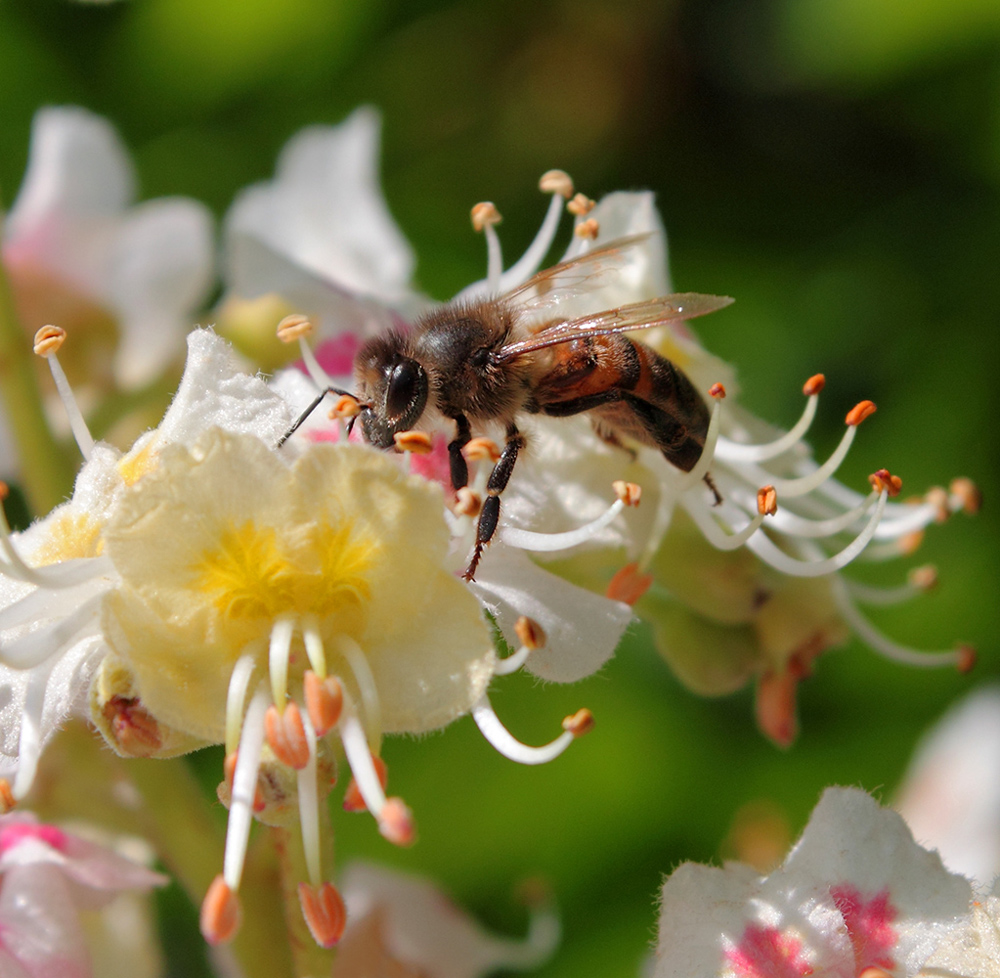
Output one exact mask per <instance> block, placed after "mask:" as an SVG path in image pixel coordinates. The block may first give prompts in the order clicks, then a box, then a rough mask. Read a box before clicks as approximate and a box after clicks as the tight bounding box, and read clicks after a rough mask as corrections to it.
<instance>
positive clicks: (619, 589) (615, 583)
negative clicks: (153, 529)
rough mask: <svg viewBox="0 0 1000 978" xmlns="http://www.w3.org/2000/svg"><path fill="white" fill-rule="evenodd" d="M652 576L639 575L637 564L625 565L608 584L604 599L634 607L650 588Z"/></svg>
mask: <svg viewBox="0 0 1000 978" xmlns="http://www.w3.org/2000/svg"><path fill="white" fill-rule="evenodd" d="M652 584H653V575H652V574H640V573H639V565H638V564H635V563H633V564H626V565H625V566H624V567H623V568H622V569H621V570H620V571H618V572H617V573H616V574H615V576H614V577H612V578H611V580H610V581H609V582H608V586H607V589H606V590H605V592H604V596H605V597H606V598H610V599H611V600H612V601H621V602H623V603H624V604H627V605H629V606H631V605H634V604H635V603H636V601H638V600H639V598H641V597H642V596H643V595H644V594H645V593H646V592H647V591H648V590H649V589H650V587H651V586H652Z"/></svg>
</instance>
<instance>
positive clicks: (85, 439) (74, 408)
mask: <svg viewBox="0 0 1000 978" xmlns="http://www.w3.org/2000/svg"><path fill="white" fill-rule="evenodd" d="M65 339H66V330H64V329H62V328H61V327H59V326H43V327H42V328H41V329H40V330H38V332H37V333H35V345H34V350H35V353H36V354H37V355H38V356H40V357H43V358H44V359H45V360H46V361H48V364H49V372H50V373H51V374H52V379H53V381H55V385H56V390H57V391H58V392H59V399H60V400H61V401H62V403H63V408H64V410H65V411H66V417H67V418H68V419H69V426H70V429H71V430H72V432H73V437H74V438H75V439H76V444H77V446H78V447H79V449H80V454H81V455H82V456H83V457H84V459H89V458H90V455H91V452H93V450H94V437H93V435H91V433H90V429H89V428H88V427H87V422H86V421H84V420H83V414H82V412H81V411H80V406H79V404H77V403H76V398H75V397H74V396H73V388H72V387H70V385H69V381H68V380H67V379H66V374H65V372H64V371H63V368H62V366H61V365H60V363H59V358H58V357H57V356H56V351H57V350H58V349H59V348H60V347H61V346H62V345H63V342H64V341H65Z"/></svg>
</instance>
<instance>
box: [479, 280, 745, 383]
mask: <svg viewBox="0 0 1000 978" xmlns="http://www.w3.org/2000/svg"><path fill="white" fill-rule="evenodd" d="M557 267H558V266H557ZM732 301H733V300H732V299H730V298H729V296H726V295H701V294H699V293H697V292H676V293H674V294H673V295H664V296H660V298H658V299H650V300H648V301H646V302H634V303H632V304H631V305H628V306H621V307H619V308H618V309H606V310H604V312H597V313H593V314H591V315H587V316H580V317H579V318H577V319H570V320H566V321H563V322H557V323H555V324H553V325H552V326H549V327H547V328H545V329H542V330H540V331H539V332H537V333H535V334H534V335H532V336H530V337H528V339H525V340H520V341H518V342H516V343H510V344H508V345H507V346H505V347H504V348H503V349H502V350H500V352H499V353H498V354H496V359H497V360H498V361H499V362H500V363H506V362H507V361H510V360H514V359H515V358H517V357H520V356H523V355H524V354H525V353H530V352H532V351H533V350H544V349H545V348H546V347H549V346H558V345H559V344H560V343H570V342H572V341H573V340H579V339H583V338H584V337H586V336H607V335H609V334H611V333H627V332H630V331H631V330H634V329H649V327H651V326H659V325H660V324H661V323H669V322H674V321H676V320H683V319H694V317H695V316H704V315H706V314H707V313H710V312H715V311H716V310H717V309H724V308H725V307H726V306H728V305H730V304H731V303H732Z"/></svg>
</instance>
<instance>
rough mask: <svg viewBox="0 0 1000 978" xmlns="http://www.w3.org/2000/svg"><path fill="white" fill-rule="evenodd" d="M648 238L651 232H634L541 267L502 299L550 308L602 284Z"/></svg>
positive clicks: (523, 306)
mask: <svg viewBox="0 0 1000 978" xmlns="http://www.w3.org/2000/svg"><path fill="white" fill-rule="evenodd" d="M650 237H652V235H650V234H633V235H630V236H629V237H625V238H617V239H616V240H614V241H611V242H609V243H608V244H606V245H604V246H603V247H601V248H594V249H593V250H592V251H587V252H584V254H582V255H580V256H579V257H577V258H571V259H570V260H569V261H564V262H560V263H559V264H558V265H553V266H552V267H551V268H544V269H542V271H540V272H538V273H537V274H535V275H533V276H532V277H531V278H529V279H528V281H527V282H525V283H523V284H522V285H519V286H517V288H515V289H511V290H510V292H508V293H506V295H504V296H503V299H504V300H505V301H507V302H510V303H511V304H513V305H515V306H518V307H519V308H521V309H525V310H536V309H538V310H541V309H550V308H552V307H554V306H557V305H559V303H560V302H562V301H563V300H564V299H567V298H575V297H576V296H579V295H582V294H583V293H584V292H587V291H589V290H591V289H594V288H596V287H599V286H600V285H602V284H603V282H604V280H605V279H606V278H608V277H609V276H611V275H612V274H614V273H616V272H618V271H620V270H621V268H622V266H624V265H625V264H627V263H628V262H629V261H632V260H633V257H634V256H633V251H634V249H635V248H637V247H638V246H639V245H641V244H643V243H644V242H645V241H647V240H649V238H650Z"/></svg>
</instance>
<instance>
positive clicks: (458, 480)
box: [448, 414, 472, 489]
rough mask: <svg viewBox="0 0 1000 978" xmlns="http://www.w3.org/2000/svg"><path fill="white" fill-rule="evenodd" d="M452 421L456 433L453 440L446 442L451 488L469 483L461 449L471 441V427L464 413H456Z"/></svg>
mask: <svg viewBox="0 0 1000 978" xmlns="http://www.w3.org/2000/svg"><path fill="white" fill-rule="evenodd" d="M454 421H455V424H456V425H457V427H458V433H457V435H456V436H455V439H454V441H450V442H448V467H449V469H450V471H451V487H452V489H461V488H462V487H463V486H467V485H468V484H469V465H468V463H467V462H466V461H465V456H464V455H463V454H462V449H463V448H465V446H466V445H468V444H469V442H470V441H472V428H471V427H470V425H469V419H468V418H466V417H465V415H464V414H460V415H458V416H457V417H456V418H454Z"/></svg>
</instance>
